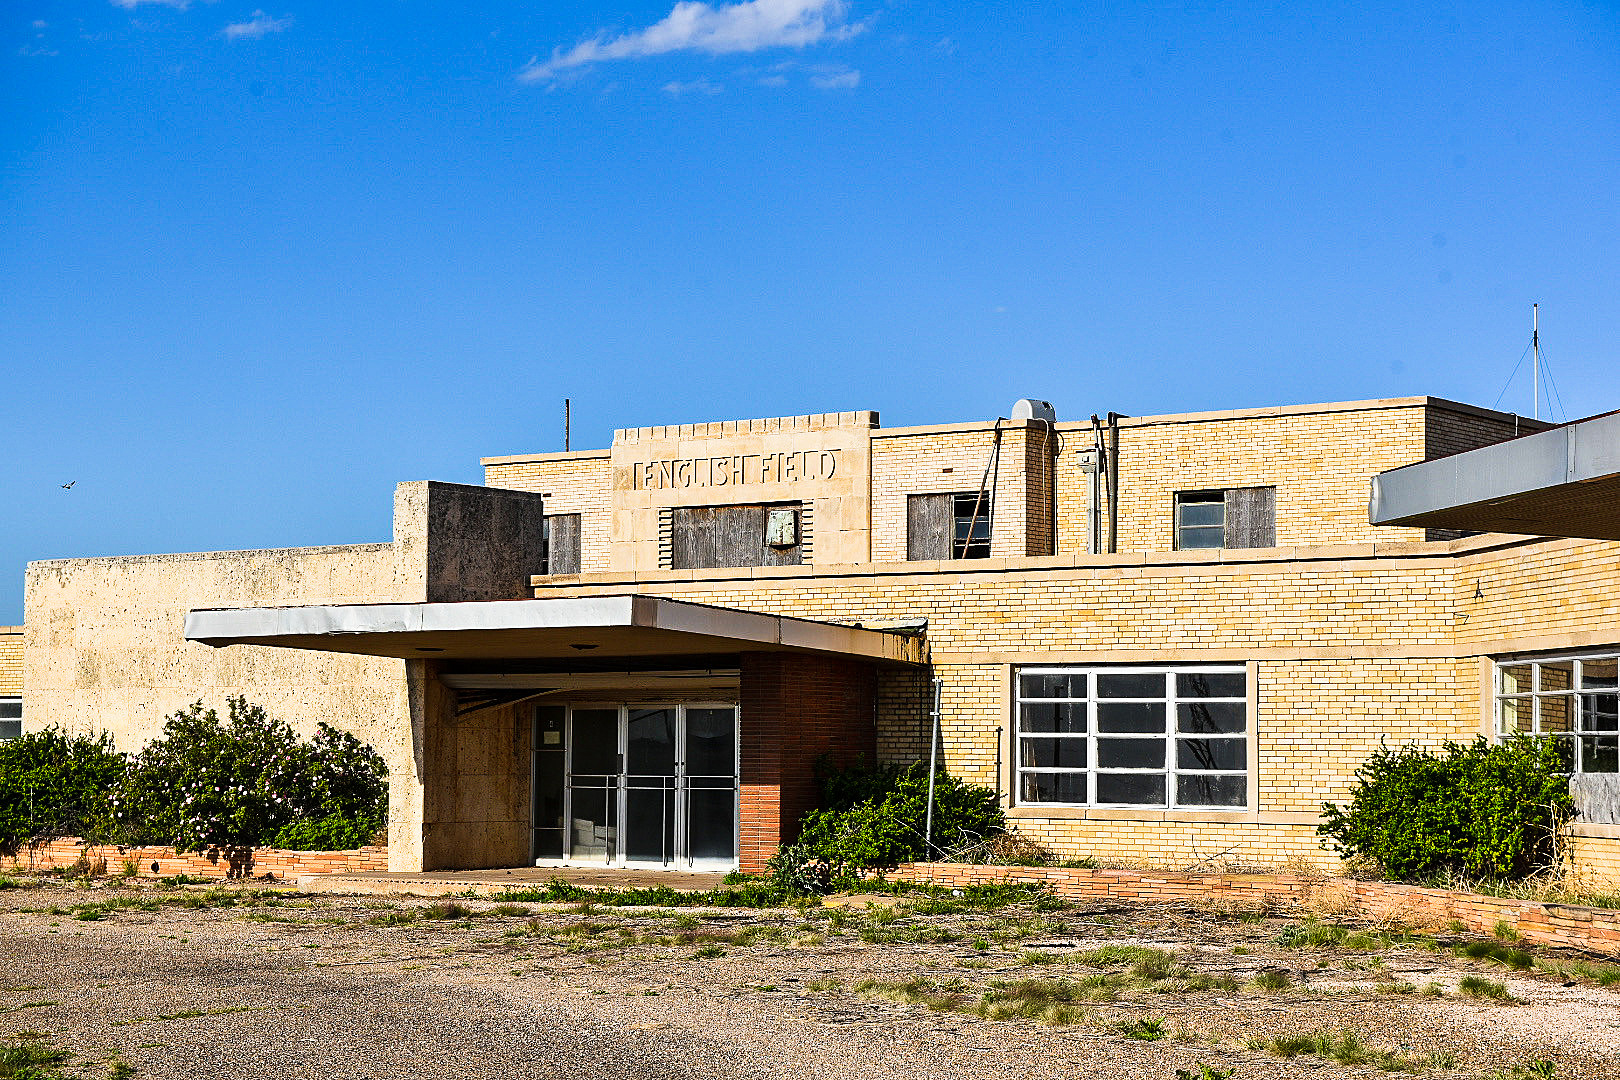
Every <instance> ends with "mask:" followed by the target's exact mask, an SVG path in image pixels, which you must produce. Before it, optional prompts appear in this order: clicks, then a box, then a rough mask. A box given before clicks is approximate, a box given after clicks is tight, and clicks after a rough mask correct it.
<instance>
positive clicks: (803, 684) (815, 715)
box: [738, 653, 877, 872]
mask: <svg viewBox="0 0 1620 1080" xmlns="http://www.w3.org/2000/svg"><path fill="white" fill-rule="evenodd" d="M741 663H742V693H741V703H742V747H741V750H742V754H741V756H742V762H741V776H740V777H739V781H740V785H741V789H742V790H741V796H740V800H739V803H740V808H741V818H742V829H741V834H740V835H739V837H738V840H739V843H738V849H739V850H738V859H739V862H740V865H741V867H742V869H743V870H744V871H749V872H758V871H760V870H763V869H764V868H765V860H767V859H769V858H770V857H771V856H772V855H773V854H775V853H776V849H777V847H778V846H779V845H781V844H784V843H791V842H792V841H793V840H794V839H795V838H796V836H797V832H798V826H799V820H800V819H801V818H803V817H804V815H805V814H806V813H808V812H809V811H810V810H812V809H814V808H815V807H816V804H817V802H818V801H819V798H820V791H819V790H818V786H817V783H816V777H815V764H816V760H817V759H818V758H820V757H822V756H823V755H828V756H830V757H831V758H832V759H833V760H834V761H835V762H837V763H838V764H839V765H848V764H850V763H851V762H853V761H854V759H855V758H856V757H857V756H859V755H865V757H866V758H867V759H868V760H871V759H872V758H873V757H874V756H875V755H876V753H877V729H876V725H875V723H874V713H875V704H876V701H877V680H876V677H875V675H874V673H873V671H872V668H871V667H870V666H869V665H867V664H862V663H858V662H855V661H850V660H840V659H835V658H831V657H815V656H792V655H788V654H784V653H744V654H743V656H742V661H741Z"/></svg>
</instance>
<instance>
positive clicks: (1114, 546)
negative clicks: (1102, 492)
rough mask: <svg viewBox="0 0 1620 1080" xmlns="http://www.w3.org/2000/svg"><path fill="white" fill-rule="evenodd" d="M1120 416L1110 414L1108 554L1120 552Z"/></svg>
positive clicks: (1115, 413) (1114, 413)
mask: <svg viewBox="0 0 1620 1080" xmlns="http://www.w3.org/2000/svg"><path fill="white" fill-rule="evenodd" d="M1119 417H1120V414H1119V413H1117V412H1110V413H1109V414H1108V554H1110V555H1115V554H1118V552H1119Z"/></svg>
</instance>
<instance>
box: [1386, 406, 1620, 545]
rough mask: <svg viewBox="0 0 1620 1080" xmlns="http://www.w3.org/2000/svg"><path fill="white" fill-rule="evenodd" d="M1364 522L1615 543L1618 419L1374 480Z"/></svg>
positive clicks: (1619, 519) (1619, 520) (1572, 426)
mask: <svg viewBox="0 0 1620 1080" xmlns="http://www.w3.org/2000/svg"><path fill="white" fill-rule="evenodd" d="M1368 519H1369V520H1370V521H1371V522H1372V523H1373V524H1374V525H1407V526H1418V527H1423V528H1431V529H1462V530H1464V531H1468V532H1505V533H1522V534H1525V535H1530V536H1578V537H1586V538H1590V539H1595V540H1620V412H1612V413H1605V414H1603V415H1601V416H1593V417H1588V418H1587V419H1584V420H1575V421H1572V422H1570V423H1568V424H1564V425H1562V426H1560V427H1555V428H1551V429H1549V430H1547V431H1541V432H1537V433H1535V434H1533V435H1523V436H1520V437H1519V438H1517V439H1509V440H1508V441H1506V442H1501V443H1496V444H1495V445H1492V446H1483V447H1480V448H1479V449H1477V450H1468V451H1465V452H1463V453H1461V454H1453V455H1451V456H1450V457H1443V458H1437V459H1436V460H1434V461H1425V462H1421V463H1419V464H1416V465H1407V466H1405V467H1404V468H1400V469H1391V470H1390V471H1389V472H1385V473H1379V474H1378V475H1377V476H1375V477H1373V480H1372V501H1371V503H1370V505H1369V507H1368Z"/></svg>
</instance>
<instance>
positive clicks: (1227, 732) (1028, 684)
mask: <svg viewBox="0 0 1620 1080" xmlns="http://www.w3.org/2000/svg"><path fill="white" fill-rule="evenodd" d="M1017 711H1018V714H1017V717H1016V724H1017V728H1016V743H1017V745H1016V747H1015V749H1014V754H1015V761H1016V762H1017V771H1018V779H1017V793H1018V800H1019V802H1021V803H1025V804H1029V803H1035V804H1057V805H1069V806H1134V807H1144V808H1146V807H1153V808H1159V809H1179V808H1202V809H1210V808H1228V809H1229V808H1232V807H1239V808H1242V807H1247V806H1248V805H1249V772H1248V770H1249V737H1248V733H1249V725H1248V685H1247V674H1246V671H1245V669H1244V668H1243V667H1242V666H1197V667H1179V666H1178V667H1168V668H1166V667H1112V666H1110V667H1029V668H1021V669H1019V671H1018V672H1017Z"/></svg>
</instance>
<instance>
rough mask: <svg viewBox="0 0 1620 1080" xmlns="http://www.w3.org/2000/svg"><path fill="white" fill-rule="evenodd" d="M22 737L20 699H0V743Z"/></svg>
mask: <svg viewBox="0 0 1620 1080" xmlns="http://www.w3.org/2000/svg"><path fill="white" fill-rule="evenodd" d="M21 737H22V698H20V697H0V742H3V741H5V740H6V739H18V738H21Z"/></svg>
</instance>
